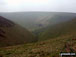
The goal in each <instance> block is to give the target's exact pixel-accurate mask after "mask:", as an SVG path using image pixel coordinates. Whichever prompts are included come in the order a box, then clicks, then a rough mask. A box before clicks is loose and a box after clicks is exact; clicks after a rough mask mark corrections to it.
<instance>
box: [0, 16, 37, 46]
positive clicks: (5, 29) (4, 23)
mask: <svg viewBox="0 0 76 57" xmlns="http://www.w3.org/2000/svg"><path fill="white" fill-rule="evenodd" d="M36 40H37V39H36V38H35V37H34V35H33V34H32V33H30V32H29V31H28V30H27V29H25V28H23V27H21V26H20V25H18V24H15V23H14V22H12V21H10V20H8V19H6V18H4V17H2V16H0V47H4V46H10V45H17V44H24V43H28V42H34V41H36Z"/></svg>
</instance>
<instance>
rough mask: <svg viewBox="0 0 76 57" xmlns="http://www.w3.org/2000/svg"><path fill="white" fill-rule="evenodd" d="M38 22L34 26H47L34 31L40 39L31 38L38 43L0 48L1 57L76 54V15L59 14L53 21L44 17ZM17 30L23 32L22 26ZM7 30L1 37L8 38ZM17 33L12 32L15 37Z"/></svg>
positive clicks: (3, 31) (39, 56)
mask: <svg viewBox="0 0 76 57" xmlns="http://www.w3.org/2000/svg"><path fill="white" fill-rule="evenodd" d="M39 14H41V13H39ZM42 15H43V14H42ZM46 15H47V14H46ZM31 16H32V13H31ZM29 18H30V17H29ZM33 22H34V21H33ZM37 22H38V23H34V24H37V25H38V26H39V27H42V26H43V25H45V24H46V26H45V27H42V28H39V27H38V28H37V29H36V30H34V31H33V33H34V34H35V35H37V36H38V39H37V37H36V38H31V39H30V41H31V40H33V39H35V40H38V41H37V42H35V43H27V44H22V45H14V46H9V47H4V48H0V56H1V57H60V53H61V52H69V53H70V52H74V53H75V52H76V15H75V14H66V13H64V14H60V13H57V15H54V17H52V19H50V17H46V18H45V19H44V17H43V18H42V19H39V20H37ZM47 22H49V24H47ZM53 22H54V23H53ZM2 23H3V22H2ZM12 25H14V23H12ZM31 27H32V26H31ZM8 28H9V27H8ZM17 28H18V29H17ZM19 28H20V29H19ZM34 28H35V27H33V29H34ZM4 29H5V28H4ZM16 29H17V31H18V33H19V31H22V30H21V29H22V28H21V27H20V26H16ZM7 30H8V29H6V30H3V28H1V29H0V32H1V33H0V35H1V36H0V37H6V35H4V34H6V33H5V31H7ZM10 30H11V29H10ZM10 30H9V31H10ZM14 30H15V28H14ZM23 30H24V29H23ZM17 31H16V30H15V31H12V32H13V33H15V35H17V34H18V33H16V32H17ZM22 32H23V31H22ZM22 32H21V33H22ZM10 34H11V32H10V33H9V35H10ZM22 34H23V33H22ZM20 35H21V34H19V35H18V36H19V37H20ZM18 36H17V37H18ZM10 37H11V36H10ZM12 37H13V36H12ZM21 37H22V36H21ZM27 37H28V36H27ZM29 37H31V36H29ZM15 39H16V38H15ZM20 39H22V38H20ZM20 39H19V40H20ZM28 39H29V38H28ZM13 42H14V40H13ZM22 42H23V41H22Z"/></svg>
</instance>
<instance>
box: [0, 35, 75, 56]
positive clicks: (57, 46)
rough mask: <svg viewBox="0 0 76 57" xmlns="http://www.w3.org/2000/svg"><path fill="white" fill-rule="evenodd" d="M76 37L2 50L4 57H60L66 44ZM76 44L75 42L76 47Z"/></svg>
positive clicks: (0, 53)
mask: <svg viewBox="0 0 76 57" xmlns="http://www.w3.org/2000/svg"><path fill="white" fill-rule="evenodd" d="M72 38H75V36H72V35H66V36H60V37H57V38H53V39H50V40H46V41H41V42H37V43H29V44H24V45H17V46H10V47H5V48H0V56H2V57H59V54H60V52H62V51H64V50H65V49H64V46H65V43H66V42H68V41H70V40H71V39H72ZM75 45H76V42H74V46H75Z"/></svg>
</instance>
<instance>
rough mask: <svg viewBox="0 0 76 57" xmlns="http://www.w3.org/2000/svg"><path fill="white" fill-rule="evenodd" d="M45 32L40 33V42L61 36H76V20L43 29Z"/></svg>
mask: <svg viewBox="0 0 76 57" xmlns="http://www.w3.org/2000/svg"><path fill="white" fill-rule="evenodd" d="M42 30H43V32H41V33H40V35H39V39H40V40H42V41H43V40H47V39H48V38H49V39H50V38H56V37H59V36H65V35H71V34H72V35H76V34H75V33H76V18H74V19H72V20H69V21H66V22H62V23H59V24H56V25H53V26H50V27H48V28H46V29H42ZM40 31H41V30H40Z"/></svg>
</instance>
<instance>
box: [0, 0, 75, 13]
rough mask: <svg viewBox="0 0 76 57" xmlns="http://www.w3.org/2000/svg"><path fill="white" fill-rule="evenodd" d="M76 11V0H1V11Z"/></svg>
mask: <svg viewBox="0 0 76 57" xmlns="http://www.w3.org/2000/svg"><path fill="white" fill-rule="evenodd" d="M20 11H50V12H51V11H56V12H75V13H76V0H0V12H20Z"/></svg>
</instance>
